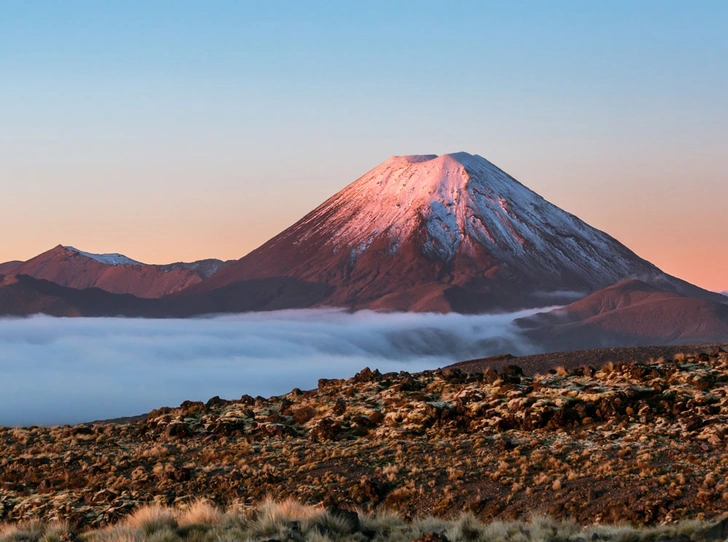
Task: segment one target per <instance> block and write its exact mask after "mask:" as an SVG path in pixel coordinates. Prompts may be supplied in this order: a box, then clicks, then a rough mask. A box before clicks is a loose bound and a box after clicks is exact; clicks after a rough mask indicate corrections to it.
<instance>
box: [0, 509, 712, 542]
mask: <svg viewBox="0 0 728 542" xmlns="http://www.w3.org/2000/svg"><path fill="white" fill-rule="evenodd" d="M356 514H357V517H358V523H359V525H356V526H354V525H353V523H356V522H353V520H352V517H348V518H347V517H344V515H342V513H341V512H336V511H330V510H326V509H324V508H322V507H319V506H307V505H303V504H300V503H299V502H297V501H293V500H285V501H282V502H276V501H272V500H267V501H265V502H263V503H261V504H260V505H259V506H258V507H257V508H256V509H254V510H252V511H249V512H248V513H242V512H239V511H235V510H229V511H224V510H222V509H220V508H218V507H217V506H215V505H214V504H211V503H209V502H207V501H204V500H198V501H195V502H193V503H191V504H189V505H187V506H186V507H180V508H176V509H172V508H167V507H163V506H159V505H149V506H145V507H142V508H139V509H137V510H136V511H135V512H134V513H133V514H132V515H130V516H128V517H127V518H125V519H124V520H122V521H120V522H119V523H118V524H117V525H114V526H111V527H107V528H104V529H99V530H95V531H89V532H86V533H83V534H81V535H77V534H76V533H73V531H71V530H70V529H69V527H68V525H66V524H64V523H51V524H46V525H44V524H42V523H40V522H37V521H26V522H22V523H17V524H7V525H0V542H69V541H78V542H263V541H267V540H279V541H293V542H344V541H352V542H367V541H372V542H385V541H388V542H410V541H413V540H417V539H419V538H421V537H423V536H426V535H433V534H434V535H436V536H439V537H444V538H439V539H440V540H445V539H446V540H448V541H449V542H584V541H586V542H589V541H600V542H658V541H662V542H668V541H673V540H674V541H678V540H680V539H679V538H678V537H679V536H682V537H687V539H690V540H701V539H703V534H704V533H705V532H706V531H707V530H708V529H709V528H710V527H711V526H712V524H710V523H707V522H702V521H684V522H682V523H679V524H676V525H662V526H657V527H648V528H637V527H631V526H628V525H591V526H586V527H584V526H581V525H578V524H576V523H574V522H569V521H555V520H553V519H551V518H548V517H544V516H533V517H531V518H530V519H529V520H528V521H494V522H491V523H487V524H486V523H482V522H481V521H479V520H478V519H477V518H476V517H475V516H473V515H472V514H463V515H462V516H460V517H459V518H457V519H453V520H447V519H440V518H435V517H422V518H417V519H415V520H413V521H411V522H407V521H405V520H403V519H402V518H401V517H399V516H398V515H396V514H393V513H391V512H386V511H385V512H379V513H374V514H367V513H364V512H362V511H358V512H356ZM682 540H685V538H683V539H682Z"/></svg>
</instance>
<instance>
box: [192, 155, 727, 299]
mask: <svg viewBox="0 0 728 542" xmlns="http://www.w3.org/2000/svg"><path fill="white" fill-rule="evenodd" d="M282 277H286V278H288V279H291V278H293V279H296V280H297V281H300V284H302V285H319V286H320V285H326V286H327V287H328V288H329V289H330V294H329V295H328V296H327V297H325V298H324V299H322V300H321V299H319V300H318V304H319V305H330V306H339V307H349V308H353V309H363V308H368V309H377V310H405V311H437V312H450V311H455V312H464V313H469V312H488V311H496V310H511V309H517V308H524V307H539V306H546V305H556V304H564V303H568V302H571V301H573V300H574V299H577V298H580V297H584V296H585V295H587V294H589V293H592V292H594V291H597V290H600V289H602V288H605V287H607V286H610V285H612V284H615V283H617V282H620V281H622V280H625V279H629V278H639V279H641V280H643V281H646V282H658V283H660V284H662V285H663V286H666V287H668V288H669V289H671V290H674V291H675V292H677V293H681V294H685V295H694V296H698V297H705V296H708V297H711V296H716V295H717V294H711V293H709V292H706V291H704V290H701V289H700V288H697V287H695V286H692V285H690V284H688V283H686V282H684V281H681V280H679V279H676V278H674V277H671V276H669V275H666V274H665V273H663V272H662V271H661V270H660V269H658V268H657V267H655V266H654V265H652V264H651V263H649V262H648V261H646V260H644V259H642V258H640V257H639V256H637V255H636V254H635V253H634V252H632V251H631V250H629V249H628V248H627V247H625V246H624V245H623V244H621V243H620V242H618V241H617V240H615V239H614V238H612V237H610V236H609V235H607V234H606V233H604V232H602V231H600V230H597V229H596V228H593V227H591V226H589V225H588V224H586V223H585V222H583V221H582V220H580V219H579V218H577V217H576V216H574V215H572V214H569V213H568V212H566V211H563V210H561V209H560V208H558V207H557V206H555V205H553V204H551V203H549V202H548V201H546V200H545V199H543V198H542V197H541V196H539V195H538V194H536V193H535V192H533V191H531V190H529V189H528V188H526V187H525V186H524V185H522V184H521V183H519V182H518V181H516V180H515V179H514V178H513V177H511V176H510V175H508V174H507V173H505V172H504V171H502V170H501V169H499V168H498V167H496V166H495V165H493V164H492V163H490V162H489V161H488V160H486V159H484V158H482V157H480V156H478V155H470V154H467V153H464V152H460V153H455V154H445V155H442V156H436V155H424V156H394V157H392V158H390V159H388V160H387V161H385V162H384V163H382V164H381V165H379V166H377V167H376V168H374V169H373V170H371V171H369V172H368V173H366V174H365V175H363V176H362V177H360V178H359V179H357V180H356V181H354V182H353V183H352V184H350V185H349V186H347V187H346V188H344V189H343V190H341V191H340V192H339V193H337V194H336V195H334V196H333V197H331V198H330V199H328V200H327V201H325V202H324V203H323V204H322V205H320V206H319V207H317V208H316V209H314V210H313V211H312V212H310V213H309V214H307V215H306V216H305V217H303V218H302V219H301V220H299V221H298V222H297V223H295V224H294V225H292V226H291V227H289V228H288V229H286V230H285V231H283V232H282V233H280V234H279V235H277V236H276V237H274V238H273V239H271V240H270V241H268V242H267V243H265V244H264V245H262V246H261V247H259V248H258V249H256V250H254V251H252V252H251V253H249V254H248V255H246V256H244V257H243V258H241V259H240V260H238V261H237V262H235V263H233V264H231V265H229V266H227V267H226V268H224V269H222V270H221V271H219V272H218V273H217V274H215V275H214V276H212V277H211V278H209V279H207V280H204V281H202V282H200V283H198V284H195V285H193V286H191V287H190V288H188V289H187V290H185V291H183V292H182V295H198V294H203V293H209V292H213V291H215V290H218V289H220V288H223V287H229V286H230V285H232V284H235V283H240V282H243V283H244V282H246V281H251V280H260V279H267V280H269V281H270V280H275V279H277V278H282ZM720 297H722V296H720Z"/></svg>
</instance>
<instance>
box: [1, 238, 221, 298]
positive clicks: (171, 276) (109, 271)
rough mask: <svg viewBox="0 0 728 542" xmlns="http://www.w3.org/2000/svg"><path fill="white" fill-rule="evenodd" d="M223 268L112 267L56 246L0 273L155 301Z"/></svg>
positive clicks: (217, 264) (204, 263)
mask: <svg viewBox="0 0 728 542" xmlns="http://www.w3.org/2000/svg"><path fill="white" fill-rule="evenodd" d="M102 256H103V255H102ZM101 259H103V258H101ZM122 261H124V260H122ZM10 263H13V262H10ZM225 265H226V262H222V261H220V260H201V261H199V262H193V263H175V264H169V265H146V264H140V263H134V264H113V265H112V264H109V263H104V262H103V261H98V260H97V259H94V258H93V257H89V256H87V255H85V254H84V253H81V252H79V251H77V250H75V249H72V248H69V247H63V246H61V245H58V246H57V247H55V248H53V249H51V250H48V251H46V252H44V253H42V254H39V255H38V256H36V257H35V258H32V259H30V260H28V261H26V262H19V263H18V262H15V263H14V264H13V265H10V264H2V266H0V273H1V272H2V271H1V270H2V269H3V268H5V269H6V270H7V272H6V274H11V273H12V274H14V275H28V276H30V277H33V278H36V279H42V280H47V281H50V282H54V283H56V284H58V285H59V286H66V287H68V288H76V289H78V290H83V289H86V288H100V289H102V290H105V291H107V292H110V293H115V294H132V295H134V296H136V297H145V298H158V297H162V296H164V295H168V294H172V293H175V292H178V291H180V290H182V289H184V288H186V287H188V286H191V285H192V284H196V283H198V282H200V281H202V280H204V279H206V278H209V277H210V276H212V275H214V274H215V273H216V272H217V271H218V270H219V269H221V268H223V267H224V266H225Z"/></svg>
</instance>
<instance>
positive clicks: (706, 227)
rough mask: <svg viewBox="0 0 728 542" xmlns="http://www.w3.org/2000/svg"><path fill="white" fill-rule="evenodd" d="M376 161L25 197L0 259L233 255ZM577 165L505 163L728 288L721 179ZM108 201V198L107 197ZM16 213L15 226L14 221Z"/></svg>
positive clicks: (695, 278) (589, 218) (554, 195)
mask: <svg viewBox="0 0 728 542" xmlns="http://www.w3.org/2000/svg"><path fill="white" fill-rule="evenodd" d="M493 161H494V162H495V163H496V164H498V162H497V161H496V160H493ZM375 165H376V164H370V165H369V167H367V168H366V169H359V170H358V171H356V172H355V171H354V167H355V166H354V167H352V166H346V165H345V166H344V167H342V165H341V164H338V165H337V167H334V168H332V172H331V173H329V174H328V175H326V173H325V172H323V171H314V172H312V173H309V174H308V176H306V175H304V176H303V178H301V179H299V180H298V182H297V183H291V184H290V185H288V186H284V185H283V184H282V183H280V182H279V183H276V182H270V183H249V182H248V183H244V182H241V183H239V184H238V185H237V186H233V187H232V188H231V187H230V186H226V187H218V188H216V189H209V190H207V191H203V190H199V191H197V192H194V191H193V193H191V194H189V193H187V194H184V195H183V196H184V197H180V196H177V197H169V196H167V195H166V194H159V193H154V192H153V191H152V190H151V189H150V192H149V195H148V198H147V199H146V200H144V201H134V200H132V199H130V198H129V196H128V195H127V196H125V195H124V192H123V191H122V190H117V191H116V193H115V194H114V190H113V189H112V190H108V192H110V194H108V195H106V196H105V197H102V196H101V195H100V194H93V193H91V194H85V195H83V196H82V200H81V201H78V200H77V201H76V206H75V207H73V208H69V207H67V206H65V205H62V206H59V205H54V204H52V203H53V202H54V201H56V200H53V199H51V198H49V199H48V200H47V201H44V203H45V206H44V208H42V209H40V210H39V212H38V213H37V214H35V215H34V216H33V217H32V219H25V220H24V219H23V216H21V215H23V214H24V213H23V212H22V210H21V209H22V206H19V207H18V208H17V209H11V210H10V211H9V212H8V213H6V215H5V216H4V217H2V218H1V219H0V221H2V220H4V221H6V223H5V224H0V226H2V227H3V228H4V230H5V231H6V232H8V231H14V232H17V233H16V234H14V235H9V236H6V238H5V240H4V241H3V244H2V246H0V262H4V261H9V260H15V259H18V260H26V259H29V258H31V257H33V256H36V255H37V254H39V253H41V252H44V251H46V250H48V249H50V248H52V247H54V246H55V245H57V244H63V245H71V246H74V247H76V248H78V249H80V250H84V251H87V252H94V253H108V252H118V253H122V254H125V255H127V256H129V257H130V258H133V259H135V260H138V261H142V262H145V263H160V264H161V263H170V262H174V261H193V260H198V259H203V258H219V259H223V260H227V259H238V258H240V257H242V256H244V255H245V254H247V253H248V252H249V251H251V250H253V249H254V248H256V247H257V246H259V245H260V244H262V243H264V242H265V241H267V240H268V239H269V238H271V237H273V236H274V235H275V234H277V233H278V232H280V231H281V230H283V229H285V228H286V227H288V226H289V225H291V224H293V223H294V222H295V221H296V220H298V219H299V218H301V217H302V216H304V215H305V214H306V213H307V212H308V211H310V210H312V209H313V208H314V207H316V206H317V205H318V204H320V203H322V202H323V201H324V200H325V199H326V198H327V197H329V196H330V195H332V194H333V193H335V192H336V191H338V190H339V189H341V188H343V187H344V186H345V185H346V184H348V182H350V181H353V180H354V179H355V178H357V177H359V176H360V175H361V174H363V173H364V172H365V171H366V170H367V169H370V168H371V167H373V166H375ZM571 166H575V165H574V164H571ZM576 166H580V167H574V171H573V172H572V173H571V174H570V175H568V176H566V175H565V174H564V170H563V166H562V164H554V163H549V162H545V161H542V162H540V163H539V162H532V163H529V164H528V166H527V167H526V166H523V165H521V167H520V170H519V171H512V170H511V171H509V170H508V168H507V167H504V169H506V171H509V173H511V174H513V175H514V176H515V177H516V178H517V179H522V182H524V184H526V186H529V187H530V188H532V189H533V190H535V191H536V192H538V193H540V194H541V195H542V196H544V197H545V198H546V199H548V200H549V201H551V202H552V203H554V204H556V205H559V206H560V207H562V208H564V209H565V210H567V211H569V212H571V213H573V214H575V215H577V216H578V217H580V218H581V219H582V220H585V221H586V222H587V223H589V224H591V225H592V226H594V227H596V228H599V229H601V230H604V231H606V232H607V233H608V234H610V235H612V236H613V237H615V238H616V239H618V240H619V241H620V242H622V243H623V244H625V245H626V246H628V247H629V248H630V249H632V250H633V251H634V252H636V253H637V254H638V255H639V256H641V257H643V258H645V259H646V260H649V261H650V262H652V263H654V264H655V265H657V266H658V267H660V268H661V269H662V270H664V271H665V272H667V273H670V274H672V275H675V276H677V277H680V278H682V279H684V280H687V281H689V282H691V283H693V284H696V285H698V286H701V287H703V288H706V289H708V290H712V291H726V290H728V253H727V252H726V232H728V213H726V212H725V210H724V204H723V203H722V202H724V201H726V198H727V196H728V194H727V192H728V188H726V187H725V186H723V185H721V184H720V183H718V182H716V183H712V184H711V183H707V184H705V185H701V186H696V185H681V184H680V183H679V182H678V181H679V177H680V175H681V173H680V171H677V172H676V171H672V173H673V174H675V175H676V177H677V178H675V177H671V176H670V171H660V170H659V169H658V170H655V171H654V172H652V173H648V170H645V171H642V172H640V171H637V172H636V173H635V177H634V178H632V179H630V178H624V177H622V178H621V179H619V181H618V182H613V181H610V180H611V179H615V178H616V176H617V174H618V172H619V168H616V167H615V168H614V170H610V169H608V168H602V169H601V170H599V171H598V172H597V173H596V174H590V175H587V173H586V172H587V169H586V166H585V165H584V164H577V165H576ZM285 169H286V167H285V165H281V166H279V168H278V171H274V172H273V173H274V174H277V175H281V176H282V175H283V172H284V171H285ZM517 169H518V168H517ZM580 169H582V170H583V172H582V171H580ZM668 169H669V168H668ZM693 173H695V172H693ZM704 175H705V176H707V178H710V177H709V175H707V173H705V174H704ZM577 176H578V177H580V178H583V177H586V178H588V179H589V182H584V181H582V180H577V179H576V178H575V177H577ZM342 177H345V178H347V182H343V183H342V182H341V181H340V179H341V178H342ZM718 177H719V176H716V179H717V178H718ZM317 179H318V180H319V182H316V180H317ZM337 179H338V182H337ZM529 179H530V181H531V182H529ZM534 179H535V180H536V181H537V182H533V181H534ZM650 179H653V180H652V181H651V180H650ZM192 185H193V183H191V182H190V183H188V186H192ZM628 187H629V188H628ZM627 190H629V191H627ZM125 197H126V198H127V199H125ZM109 201H113V202H114V205H106V206H105V205H104V203H103V202H109ZM99 202H101V203H99ZM273 203H275V205H274V204H273ZM79 209H80V210H81V211H79ZM13 213H17V215H16V216H15V217H13ZM13 220H15V221H17V222H16V224H22V225H23V226H22V228H16V227H15V226H14V225H13V226H11V222H12V221H13Z"/></svg>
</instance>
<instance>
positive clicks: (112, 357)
mask: <svg viewBox="0 0 728 542" xmlns="http://www.w3.org/2000/svg"><path fill="white" fill-rule="evenodd" d="M534 312H537V311H523V312H518V313H513V314H500V315H473V316H466V315H460V314H414V313H404V314H403V313H394V314H382V313H374V312H369V311H361V312H355V313H349V312H345V311H341V310H328V309H321V310H296V311H278V312H269V313H250V314H241V315H233V316H230V315H228V316H217V317H208V318H195V319H185V320H149V319H125V318H52V317H47V316H35V317H31V318H24V319H0V425H6V426H7V425H32V424H37V425H52V424H67V423H69V424H70V423H78V422H86V421H92V420H99V419H108V418H115V417H121V416H131V415H136V414H141V413H144V412H148V411H149V410H151V409H154V408H158V407H161V406H177V405H179V404H180V403H181V402H182V401H184V400H187V399H189V400H201V401H205V400H207V399H209V398H210V397H212V396H216V395H217V396H220V397H223V398H225V399H236V398H239V397H240V396H241V395H243V394H250V395H253V396H257V395H262V396H271V395H280V394H283V393H287V392H289V391H291V389H293V388H294V387H298V388H301V389H310V388H314V387H316V384H317V381H318V379H319V378H344V377H350V376H353V375H354V374H355V373H357V372H358V371H360V370H361V369H363V368H364V367H370V368H371V369H375V368H378V369H379V370H380V371H382V372H389V371H400V370H404V371H409V372H415V371H420V370H423V369H434V368H437V367H442V366H445V365H448V364H450V363H453V362H456V361H461V360H465V359H472V358H477V357H484V356H489V355H494V354H499V353H504V352H510V353H513V354H527V353H530V352H531V351H532V350H533V348H532V346H531V345H529V344H528V343H526V342H525V341H524V340H523V339H522V338H521V337H520V336H519V334H518V332H517V328H516V326H515V325H514V324H513V320H514V319H515V318H519V317H523V316H527V315H530V314H533V313H534Z"/></svg>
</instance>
